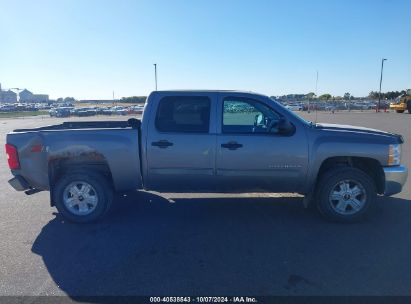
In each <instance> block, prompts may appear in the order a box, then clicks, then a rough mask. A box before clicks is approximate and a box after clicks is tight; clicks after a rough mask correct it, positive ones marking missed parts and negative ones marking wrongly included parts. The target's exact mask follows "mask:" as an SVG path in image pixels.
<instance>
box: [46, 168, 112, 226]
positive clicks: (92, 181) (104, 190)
mask: <svg viewBox="0 0 411 304" xmlns="http://www.w3.org/2000/svg"><path fill="white" fill-rule="evenodd" d="M53 197H54V202H55V204H56V207H57V210H58V211H59V213H60V214H61V215H62V216H63V217H64V218H66V219H68V220H70V221H72V222H76V223H89V222H94V221H96V220H99V219H101V218H102V217H103V216H104V215H105V214H106V213H107V211H108V210H109V209H110V206H111V203H112V200H113V190H112V187H111V186H110V184H109V183H108V181H107V179H106V178H104V177H103V176H102V175H100V174H97V173H94V172H88V171H76V172H71V173H67V174H65V175H64V176H63V177H62V178H60V179H59V180H58V182H57V183H56V185H55V187H54V189H53Z"/></svg>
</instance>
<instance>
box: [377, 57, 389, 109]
mask: <svg viewBox="0 0 411 304" xmlns="http://www.w3.org/2000/svg"><path fill="white" fill-rule="evenodd" d="M385 60H387V59H385V58H383V59H381V77H380V93H379V94H378V112H379V111H380V107H381V84H382V72H383V70H384V61H385Z"/></svg>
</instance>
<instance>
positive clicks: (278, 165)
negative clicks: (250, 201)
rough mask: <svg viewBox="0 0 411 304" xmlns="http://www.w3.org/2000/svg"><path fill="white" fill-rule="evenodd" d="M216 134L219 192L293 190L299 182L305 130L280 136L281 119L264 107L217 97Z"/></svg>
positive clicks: (304, 155)
mask: <svg viewBox="0 0 411 304" xmlns="http://www.w3.org/2000/svg"><path fill="white" fill-rule="evenodd" d="M218 107H219V109H220V111H221V112H222V120H221V131H220V133H219V134H218V135H217V158H216V173H217V184H218V185H219V188H221V189H222V190H223V191H241V192H246V191H273V192H294V191H295V192H298V191H300V190H301V189H302V186H303V183H304V182H305V175H306V168H307V163H308V146H307V139H306V134H305V130H304V128H303V127H301V126H300V128H298V127H296V126H294V132H292V133H288V134H282V133H281V130H280V129H279V121H280V119H281V117H282V116H281V115H280V114H278V112H276V111H275V110H274V109H273V107H271V106H269V105H268V104H267V103H263V102H261V101H258V100H254V99H250V98H246V97H236V96H233V97H230V96H226V97H221V99H220V100H219V105H218Z"/></svg>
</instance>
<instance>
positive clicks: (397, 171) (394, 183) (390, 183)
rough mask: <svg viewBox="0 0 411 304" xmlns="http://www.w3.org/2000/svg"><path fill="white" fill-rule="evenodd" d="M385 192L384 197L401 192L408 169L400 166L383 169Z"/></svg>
mask: <svg viewBox="0 0 411 304" xmlns="http://www.w3.org/2000/svg"><path fill="white" fill-rule="evenodd" d="M383 170H384V174H385V188H384V189H385V190H384V195H385V196H390V195H393V194H396V193H399V192H401V191H402V187H403V186H404V184H405V182H406V181H407V177H408V169H407V167H405V166H403V165H400V166H395V167H384V168H383Z"/></svg>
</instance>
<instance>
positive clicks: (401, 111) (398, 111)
mask: <svg viewBox="0 0 411 304" xmlns="http://www.w3.org/2000/svg"><path fill="white" fill-rule="evenodd" d="M395 112H397V113H404V110H395Z"/></svg>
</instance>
